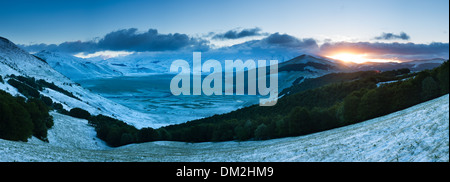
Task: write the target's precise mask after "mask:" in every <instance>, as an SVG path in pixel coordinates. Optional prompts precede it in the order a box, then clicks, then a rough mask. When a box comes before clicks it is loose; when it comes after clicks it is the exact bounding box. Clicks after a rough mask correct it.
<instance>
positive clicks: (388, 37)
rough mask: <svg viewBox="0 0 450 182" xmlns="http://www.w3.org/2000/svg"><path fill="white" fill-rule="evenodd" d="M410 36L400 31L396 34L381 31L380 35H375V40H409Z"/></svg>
mask: <svg viewBox="0 0 450 182" xmlns="http://www.w3.org/2000/svg"><path fill="white" fill-rule="evenodd" d="M410 38H411V37H410V36H409V35H408V34H406V33H405V32H400V34H398V35H396V34H394V33H385V32H383V33H382V34H381V35H380V36H378V37H375V39H377V40H393V39H401V40H409V39H410Z"/></svg>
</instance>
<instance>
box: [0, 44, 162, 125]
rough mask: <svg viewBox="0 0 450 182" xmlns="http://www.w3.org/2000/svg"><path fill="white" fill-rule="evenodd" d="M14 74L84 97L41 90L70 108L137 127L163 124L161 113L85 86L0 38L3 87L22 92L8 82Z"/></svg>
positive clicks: (0, 86)
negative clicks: (139, 108) (119, 101)
mask: <svg viewBox="0 0 450 182" xmlns="http://www.w3.org/2000/svg"><path fill="white" fill-rule="evenodd" d="M11 74H14V75H16V76H17V75H21V76H27V77H34V78H35V79H36V80H39V79H43V80H45V81H47V82H49V83H54V84H55V85H56V86H58V87H60V88H62V89H64V90H66V91H68V92H71V93H72V94H73V95H75V96H76V97H78V98H80V100H78V99H75V98H72V97H69V96H67V95H64V94H62V93H60V92H58V91H55V90H52V89H50V88H45V89H44V90H43V91H40V94H42V95H44V96H47V97H50V98H51V99H52V100H53V102H56V103H61V104H62V105H63V107H64V108H65V109H67V110H70V109H71V108H75V107H79V108H83V109H85V110H87V111H89V112H90V113H91V114H94V115H97V114H103V115H107V116H111V117H114V118H117V119H120V120H123V121H124V122H126V123H128V124H130V125H134V126H136V127H137V128H142V127H149V126H151V127H158V126H159V125H158V123H157V122H156V120H157V119H158V117H157V116H153V115H150V114H145V113H141V112H137V111H134V110H132V109H129V108H127V107H125V106H122V105H119V104H117V103H115V102H113V101H111V100H108V99H106V98H104V97H102V96H100V95H97V94H94V93H92V92H90V91H89V90H86V89H84V88H82V87H81V86H79V85H78V84H76V83H75V82H73V81H72V80H70V79H69V78H68V77H66V76H64V75H63V74H61V73H59V72H58V71H56V70H54V69H53V68H52V67H51V66H50V65H49V64H47V63H46V62H45V61H43V60H42V59H38V58H36V57H35V56H33V55H31V54H29V53H27V52H26V51H24V50H22V49H21V48H19V47H17V46H16V45H15V44H14V43H12V42H11V41H9V40H8V39H5V38H2V37H0V75H1V76H2V78H3V79H4V82H0V89H2V90H5V91H6V92H9V93H10V94H12V95H20V93H19V92H18V91H17V89H16V88H14V87H13V86H11V85H9V84H8V82H7V80H8V79H9V78H8V77H7V75H11Z"/></svg>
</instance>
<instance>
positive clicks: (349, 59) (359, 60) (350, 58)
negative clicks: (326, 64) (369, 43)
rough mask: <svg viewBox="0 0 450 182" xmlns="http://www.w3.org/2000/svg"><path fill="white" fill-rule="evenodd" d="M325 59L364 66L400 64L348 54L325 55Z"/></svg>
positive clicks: (365, 55) (389, 60)
mask: <svg viewBox="0 0 450 182" xmlns="http://www.w3.org/2000/svg"><path fill="white" fill-rule="evenodd" d="M325 57H328V58H332V59H336V60H340V61H343V62H346V63H356V64H364V63H367V62H379V63H385V62H400V61H399V60H395V59H378V58H371V57H370V56H368V55H367V54H355V53H349V52H340V53H335V54H332V55H326V56H325Z"/></svg>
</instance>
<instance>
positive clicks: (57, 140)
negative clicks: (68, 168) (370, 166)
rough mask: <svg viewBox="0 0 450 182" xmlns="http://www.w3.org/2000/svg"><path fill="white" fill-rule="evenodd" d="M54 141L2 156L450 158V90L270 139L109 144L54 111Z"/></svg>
mask: <svg viewBox="0 0 450 182" xmlns="http://www.w3.org/2000/svg"><path fill="white" fill-rule="evenodd" d="M52 115H53V117H54V118H55V126H54V127H53V129H51V130H49V140H50V143H43V142H40V141H37V140H36V139H32V140H31V141H29V142H14V141H7V140H2V139H0V161H390V162H396V161H401V162H407V161H447V162H448V161H449V95H448V94H447V95H445V96H442V97H439V98H437V99H434V100H431V101H428V102H424V103H422V104H418V105H416V106H413V107H410V108H408V109H405V110H402V111H398V112H395V113H392V114H389V115H386V116H382V117H379V118H375V119H371V120H368V121H364V122H361V123H358V124H354V125H350V126H346V127H341V128H337V129H333V130H328V131H324V132H319V133H315V134H310V135H306V136H300V137H289V138H281V139H273V140H266V141H245V142H236V141H230V142H217V143H212V142H205V143H184V142H170V141H157V142H149V143H142V144H132V145H127V146H123V147H119V148H109V147H107V146H106V145H105V144H104V143H102V142H101V141H99V140H98V139H96V138H95V136H94V133H93V129H92V128H90V127H89V126H87V121H85V120H80V119H74V118H71V117H68V116H64V115H60V114H57V113H54V112H53V113H52Z"/></svg>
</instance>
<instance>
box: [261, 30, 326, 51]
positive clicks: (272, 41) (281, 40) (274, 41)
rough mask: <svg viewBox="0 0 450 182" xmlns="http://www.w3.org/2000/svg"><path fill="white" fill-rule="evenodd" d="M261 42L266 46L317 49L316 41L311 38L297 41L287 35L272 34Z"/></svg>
mask: <svg viewBox="0 0 450 182" xmlns="http://www.w3.org/2000/svg"><path fill="white" fill-rule="evenodd" d="M262 41H263V42H264V43H266V44H268V45H278V46H283V47H291V48H317V47H318V45H317V42H316V40H314V39H312V38H305V39H298V38H296V37H294V36H291V35H288V34H280V33H278V32H277V33H274V34H271V35H269V36H268V37H267V38H265V39H262Z"/></svg>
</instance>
